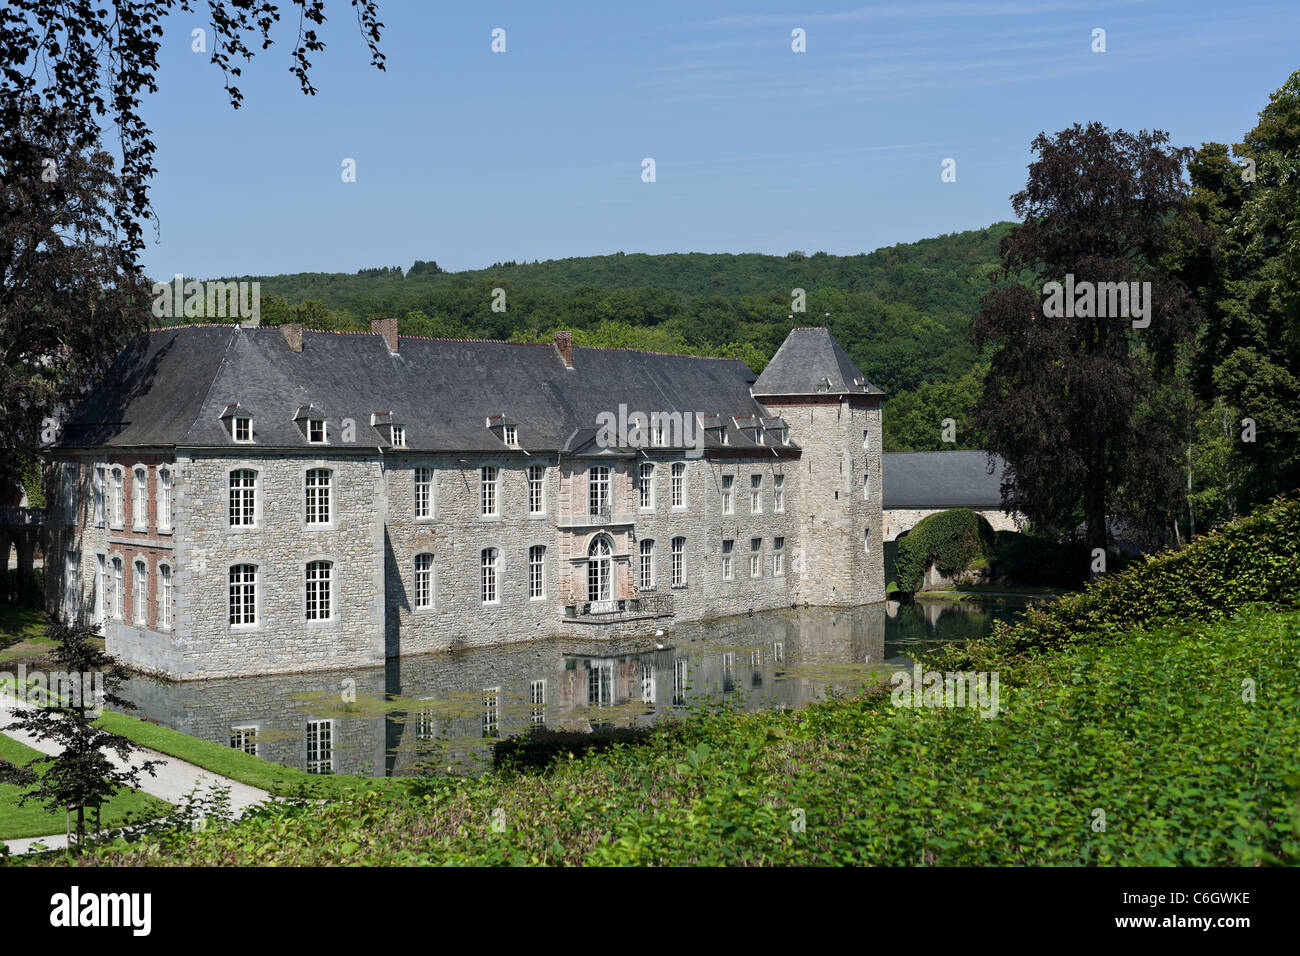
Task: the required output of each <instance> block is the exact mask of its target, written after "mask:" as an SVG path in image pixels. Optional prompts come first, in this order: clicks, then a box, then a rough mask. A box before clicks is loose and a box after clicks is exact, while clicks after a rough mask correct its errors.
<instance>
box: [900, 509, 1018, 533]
mask: <svg viewBox="0 0 1300 956" xmlns="http://www.w3.org/2000/svg"><path fill="white" fill-rule="evenodd" d="M948 510H950V509H948V508H925V509H921V508H890V509H889V510H887V511H885V512H884V515H883V522H884V539H885V540H886V541H893V540H895V539H896V538H897V537H898V536H899V535H900V534H904V533H906V532H908V531H911V530H912V529H913V528H915V527H916V525H917V522H919V521H920V520H921V519H922V518H928V517H930V515H936V514H938V513H939V512H941V511H948ZM971 510H972V511H974V512H975V513H976V514H978V515H983V516H984V517H985V518H986V519H988V523H989V524H991V525H992V526H993V530H994V531H1019V530H1020V529H1021V527H1022V526H1023V524H1024V519H1023V518H1021V517H1020V516H1019V515H1016V514H1007V513H1006V512H1004V511H1002V510H1001V509H1000V508H973V509H971Z"/></svg>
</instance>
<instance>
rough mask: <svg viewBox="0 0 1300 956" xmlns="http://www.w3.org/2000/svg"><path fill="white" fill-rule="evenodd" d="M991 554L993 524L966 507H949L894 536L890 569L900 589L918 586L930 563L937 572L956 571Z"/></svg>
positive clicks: (952, 572)
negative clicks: (895, 576)
mask: <svg viewBox="0 0 1300 956" xmlns="http://www.w3.org/2000/svg"><path fill="white" fill-rule="evenodd" d="M992 553H993V526H992V525H990V524H989V523H988V521H987V520H986V519H985V518H984V517H982V516H981V515H978V514H976V513H975V512H973V511H971V510H970V509H969V508H953V509H952V510H951V511H940V512H939V513H938V514H933V515H930V516H929V517H928V518H922V519H921V520H920V521H918V522H917V523H916V526H915V527H913V528H912V530H911V531H909V532H908V533H907V534H906V535H905V536H903V537H901V538H899V539H898V552H897V553H896V554H895V556H894V571H895V572H896V574H897V575H898V577H897V579H896V580H897V581H898V586H899V588H900V589H901V590H903V591H916V590H917V589H918V588H920V587H921V582H922V580H923V579H924V577H925V569H926V568H927V567H929V565H930V562H931V561H933V562H934V566H935V567H936V568H937V569H938V570H939V572H940V573H941V574H946V575H951V574H957V573H958V572H960V571H964V570H966V569H967V568H969V567H970V566H971V565H972V564H973V563H974V562H976V561H978V560H980V559H981V558H982V559H986V560H987V559H988V558H989V556H991V555H992Z"/></svg>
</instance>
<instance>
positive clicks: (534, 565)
mask: <svg viewBox="0 0 1300 956" xmlns="http://www.w3.org/2000/svg"><path fill="white" fill-rule="evenodd" d="M528 597H529V598H530V599H534V600H536V599H538V598H544V597H546V546H545V545H541V544H535V545H533V546H532V547H531V548H529V549H528Z"/></svg>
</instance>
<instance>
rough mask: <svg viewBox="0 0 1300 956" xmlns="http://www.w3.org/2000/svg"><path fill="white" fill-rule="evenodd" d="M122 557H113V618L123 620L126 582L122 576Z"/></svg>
mask: <svg viewBox="0 0 1300 956" xmlns="http://www.w3.org/2000/svg"><path fill="white" fill-rule="evenodd" d="M123 573H124V572H123V568H122V559H121V558H114V559H113V597H112V601H113V611H112V613H113V620H115V621H121V620H123V614H124V613H125V605H126V584H125V582H124V581H123V580H122V578H123Z"/></svg>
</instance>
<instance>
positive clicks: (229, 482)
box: [226, 466, 262, 530]
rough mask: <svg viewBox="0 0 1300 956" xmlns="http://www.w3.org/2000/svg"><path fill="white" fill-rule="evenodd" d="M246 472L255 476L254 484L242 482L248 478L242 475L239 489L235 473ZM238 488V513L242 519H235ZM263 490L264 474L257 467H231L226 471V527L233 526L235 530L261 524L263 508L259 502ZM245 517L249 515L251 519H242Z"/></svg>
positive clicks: (243, 473) (242, 473) (241, 473)
mask: <svg viewBox="0 0 1300 956" xmlns="http://www.w3.org/2000/svg"><path fill="white" fill-rule="evenodd" d="M245 474H248V475H252V476H253V480H252V484H251V485H247V484H242V482H245V481H246V480H247V479H246V478H244V477H240V479H239V480H240V482H241V484H240V485H239V487H238V489H236V487H235V485H234V481H235V475H241V476H243V475H245ZM236 490H238V491H239V502H240V507H239V509H238V514H239V517H240V519H241V520H239V521H236V520H235V515H236V508H235V492H236ZM261 491H262V474H261V472H260V471H258V470H257V469H256V468H249V467H247V466H241V467H238V468H231V469H230V470H229V471H227V472H226V527H228V528H231V529H232V530H233V529H242V528H256V527H259V526H260V524H261V514H260V511H261V509H260V507H259V503H260V500H261ZM246 504H247V505H248V507H247V509H246V508H245V505H246ZM245 511H247V514H245ZM245 517H247V518H248V519H249V520H247V521H244V520H242V519H243V518H245Z"/></svg>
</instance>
